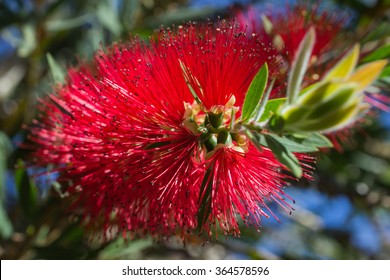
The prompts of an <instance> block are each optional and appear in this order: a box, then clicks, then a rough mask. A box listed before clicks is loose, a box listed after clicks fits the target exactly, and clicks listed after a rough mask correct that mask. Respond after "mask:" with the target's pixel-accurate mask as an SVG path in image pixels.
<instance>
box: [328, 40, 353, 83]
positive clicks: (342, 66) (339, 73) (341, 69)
mask: <svg viewBox="0 0 390 280" xmlns="http://www.w3.org/2000/svg"><path fill="white" fill-rule="evenodd" d="M359 53H360V47H359V45H358V44H356V45H355V46H354V47H353V48H352V50H351V51H349V52H348V53H347V54H346V55H344V57H343V58H342V59H341V60H340V61H339V62H338V63H337V64H336V65H335V66H334V67H333V68H332V69H330V70H329V72H328V73H327V74H326V76H325V77H324V78H323V80H322V81H324V82H325V81H330V80H333V79H348V78H349V76H350V75H351V74H352V72H353V71H354V70H355V68H356V65H357V62H358V59H359Z"/></svg>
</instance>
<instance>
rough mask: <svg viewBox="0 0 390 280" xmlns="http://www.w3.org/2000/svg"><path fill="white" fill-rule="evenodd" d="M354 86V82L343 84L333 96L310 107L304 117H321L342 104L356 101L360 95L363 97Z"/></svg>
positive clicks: (331, 112) (332, 111) (345, 104)
mask: <svg viewBox="0 0 390 280" xmlns="http://www.w3.org/2000/svg"><path fill="white" fill-rule="evenodd" d="M356 86H357V85H356V84H345V86H344V87H340V89H339V90H338V91H337V92H336V93H334V94H333V96H331V97H330V98H329V99H327V100H326V101H324V102H322V103H320V104H319V105H318V106H315V107H314V108H312V110H311V111H310V113H309V114H308V115H307V116H306V119H308V120H311V119H312V120H315V119H318V118H323V117H324V116H326V115H328V114H333V113H334V111H335V110H338V109H339V108H342V107H343V106H348V105H349V104H350V103H352V102H356V100H358V99H359V97H360V96H361V97H360V98H362V97H363V94H360V93H359V92H356V91H355V89H356Z"/></svg>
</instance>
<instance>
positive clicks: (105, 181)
mask: <svg viewBox="0 0 390 280" xmlns="http://www.w3.org/2000/svg"><path fill="white" fill-rule="evenodd" d="M240 30H241V29H240V27H239V26H236V25H235V24H234V23H221V24H219V25H218V26H217V27H212V26H211V25H209V26H197V25H188V26H185V27H179V28H178V30H177V31H174V32H171V31H161V32H160V33H158V35H157V38H156V40H152V41H151V42H150V44H146V43H142V42H140V41H139V40H132V41H130V42H129V43H125V44H122V43H120V44H117V45H114V46H113V47H112V48H110V50H109V51H107V52H106V53H104V52H103V51H100V52H98V53H97V55H96V57H95V60H94V62H95V66H93V67H92V68H89V67H86V66H82V67H80V68H79V69H78V70H70V71H69V77H68V80H67V82H66V84H65V85H63V86H61V87H59V88H58V89H57V90H56V92H55V93H53V94H51V95H49V97H48V98H46V99H45V100H44V101H43V105H44V106H43V108H42V110H41V111H42V113H41V114H42V115H41V116H40V120H39V121H35V126H34V127H33V128H32V129H31V135H30V139H31V140H32V141H33V142H35V143H36V144H37V145H38V146H37V151H36V152H35V156H36V159H35V162H36V163H37V164H39V165H47V164H51V165H54V166H55V167H56V170H59V171H60V173H61V176H60V178H61V179H62V180H63V181H71V185H70V187H68V188H67V189H66V191H67V192H68V193H69V194H70V195H71V196H72V197H73V199H74V201H75V202H74V207H75V209H79V210H81V211H82V213H83V216H84V220H85V221H87V222H88V223H89V225H91V226H101V225H103V228H104V229H110V228H114V227H115V228H117V230H118V231H122V232H127V231H129V232H133V233H135V234H152V235H155V236H167V235H170V234H175V233H177V232H179V233H180V234H181V235H182V236H184V235H185V234H186V233H187V232H191V231H193V230H194V229H195V228H197V227H198V228H200V229H202V230H204V231H207V232H209V234H211V232H212V230H213V229H216V228H217V227H219V228H221V229H222V231H223V232H224V233H226V234H227V233H232V234H236V235H237V234H239V229H238V216H240V217H241V218H242V219H244V220H245V221H247V223H253V224H255V226H256V227H258V226H259V225H260V220H261V217H263V216H266V215H268V214H266V212H270V210H269V209H268V208H267V206H266V203H267V201H269V200H270V201H276V202H279V203H280V204H282V205H284V206H285V207H289V206H288V204H286V202H284V200H283V198H284V197H285V195H284V193H283V190H282V186H283V180H284V179H286V178H287V175H284V174H283V173H282V172H280V171H281V169H284V166H283V165H281V164H280V163H279V162H278V161H277V160H276V159H275V158H274V156H273V155H272V153H271V152H270V151H269V150H267V149H266V148H264V149H263V151H261V152H260V151H258V150H257V149H255V148H254V147H253V146H252V144H251V143H250V142H249V141H248V140H247V139H246V138H245V136H243V135H240V134H235V135H234V139H231V141H230V143H229V144H223V145H225V146H223V147H222V148H220V146H221V145H222V144H218V145H216V144H217V143H214V144H213V143H212V141H211V140H212V139H214V138H215V139H214V140H215V141H218V142H220V134H218V139H216V136H215V135H214V136H210V137H209V138H207V137H208V136H207V133H204V132H203V131H202V130H201V128H200V124H202V123H203V122H205V121H206V120H205V117H206V116H205V115H204V114H202V111H201V110H200V107H201V106H200V105H199V104H197V103H195V102H194V96H193V94H192V93H191V91H190V88H189V86H188V85H187V83H186V82H188V83H190V84H192V87H193V89H194V91H196V93H197V95H198V96H199V99H200V100H199V101H200V102H201V103H202V107H203V109H204V110H207V111H208V112H214V113H215V115H216V116H222V117H221V118H220V119H219V120H220V124H219V125H220V126H221V127H225V126H226V127H227V126H229V125H230V122H231V119H230V117H231V114H232V110H236V111H235V113H237V114H238V115H239V114H240V108H241V107H242V105H243V101H244V97H245V94H246V91H247V89H248V86H249V84H250V82H251V81H252V79H253V77H254V76H255V74H256V73H257V71H258V70H259V69H260V67H261V66H262V65H263V64H264V63H265V62H267V63H268V65H270V70H271V71H270V73H271V75H276V73H277V72H278V62H277V58H276V51H275V49H273V48H272V47H271V46H268V45H265V44H264V43H263V42H261V41H260V40H259V38H258V37H257V36H255V35H252V34H250V35H247V34H246V33H244V32H242V31H240ZM183 67H185V69H187V70H188V71H190V72H191V75H190V76H191V77H190V78H191V79H190V81H186V79H185V78H184V76H183ZM233 114H234V113H233ZM222 130H223V129H222ZM205 135H206V136H205ZM221 135H222V134H221ZM229 137H230V136H229ZM227 142H228V141H226V143H227ZM210 145H211V148H210ZM208 172H209V173H210V174H212V178H213V179H212V184H211V189H209V193H208V195H209V198H208V200H207V201H210V202H207V204H206V206H207V207H210V208H211V210H210V211H209V214H208V215H206V216H205V217H204V218H205V220H204V221H202V222H200V219H199V217H200V216H201V215H200V208H202V207H204V206H205V199H206V198H205V197H204V190H202V188H204V182H203V180H204V178H206V177H208V178H211V176H208V175H207V173H208ZM208 203H209V204H208Z"/></svg>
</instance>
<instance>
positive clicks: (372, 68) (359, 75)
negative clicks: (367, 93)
mask: <svg viewBox="0 0 390 280" xmlns="http://www.w3.org/2000/svg"><path fill="white" fill-rule="evenodd" d="M386 65H387V60H378V61H374V62H370V63H367V64H364V65H363V66H361V67H359V68H358V69H357V70H356V71H355V72H354V73H353V74H352V76H351V77H350V78H349V79H348V81H349V82H356V83H357V84H358V88H357V90H363V89H365V88H366V87H367V86H369V85H370V84H371V83H372V82H373V81H375V80H376V79H377V78H378V77H379V75H380V74H381V72H382V70H383V68H384V67H385V66H386Z"/></svg>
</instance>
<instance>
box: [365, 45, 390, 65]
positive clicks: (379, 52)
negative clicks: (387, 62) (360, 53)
mask: <svg viewBox="0 0 390 280" xmlns="http://www.w3.org/2000/svg"><path fill="white" fill-rule="evenodd" d="M387 58H390V44H387V45H384V46H382V47H380V48H378V49H376V50H375V51H373V52H372V53H370V54H369V55H367V56H366V57H364V58H363V59H362V62H363V63H366V62H371V61H374V60H379V59H387Z"/></svg>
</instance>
